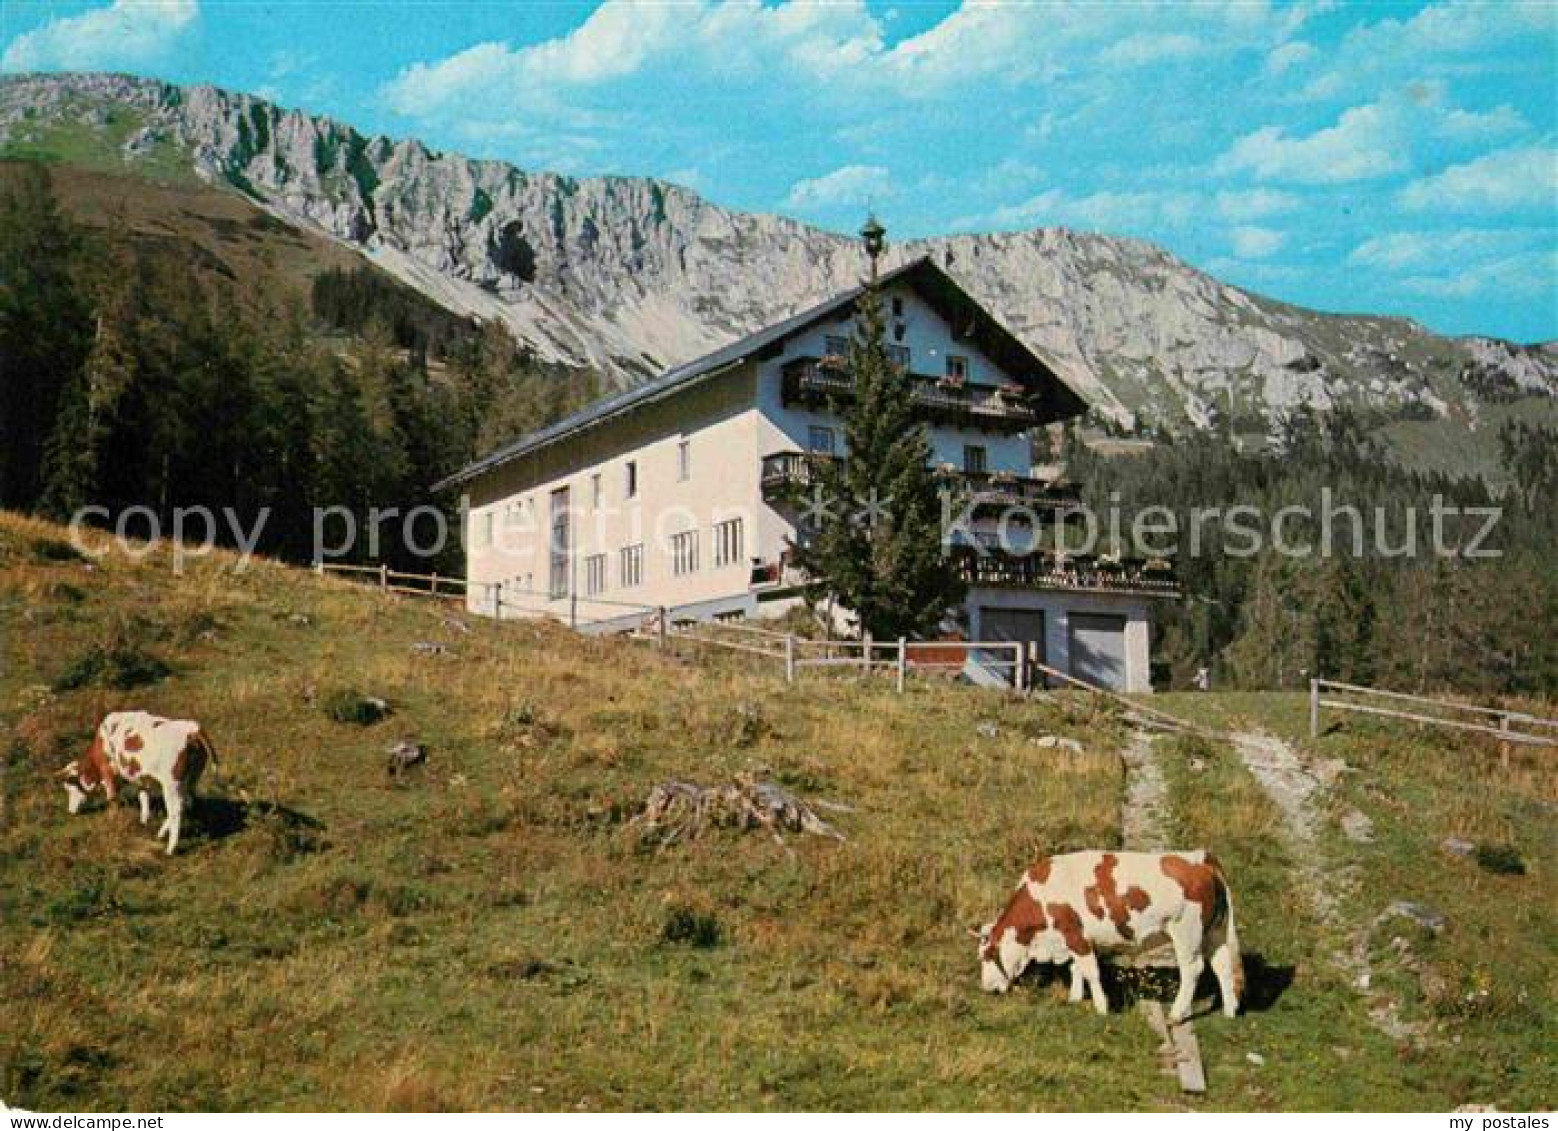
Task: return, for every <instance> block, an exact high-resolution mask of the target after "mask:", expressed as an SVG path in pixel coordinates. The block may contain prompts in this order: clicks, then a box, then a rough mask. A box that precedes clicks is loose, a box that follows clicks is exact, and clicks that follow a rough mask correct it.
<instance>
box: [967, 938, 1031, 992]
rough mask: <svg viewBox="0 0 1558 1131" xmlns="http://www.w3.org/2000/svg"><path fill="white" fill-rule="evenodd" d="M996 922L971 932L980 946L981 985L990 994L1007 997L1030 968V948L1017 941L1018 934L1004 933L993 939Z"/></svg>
mask: <svg viewBox="0 0 1558 1131" xmlns="http://www.w3.org/2000/svg"><path fill="white" fill-rule="evenodd" d="M995 926H996V925H995V924H994V923H986V924H985V925H984V926H983V927H980V928H978V929H977V930H974V929H970V930H969V934H970V935H973V936H974V938H975V939H976V940H977V941H978V944H979V985H980V988H981V989H983V990H984V991H985V993H988V994H1004V993H1005V992H1006V991H1007V990H1009V989H1011V988H1012V983H1013V982H1015V981H1016V980H1017V976H1018V975H1019V974H1021V973H1022V972H1023V969H1024V968H1025V967H1026V966H1027V965H1028V960H1029V955H1028V948H1027V947H1026V946H1023V945H1022V944H1021V943H1020V942H1018V941H1017V937H1016V936H1017V932H1016V931H1010V930H1004V931H1002V932H1001V933H1000V936H999V937H998V938H992V935H993V933H994V931H995Z"/></svg>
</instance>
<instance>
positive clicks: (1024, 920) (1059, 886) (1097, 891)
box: [975, 850, 1244, 1022]
mask: <svg viewBox="0 0 1558 1131" xmlns="http://www.w3.org/2000/svg"><path fill="white" fill-rule="evenodd" d="M975 933H976V934H977V936H978V938H979V960H980V981H981V984H982V985H983V986H984V988H985V989H986V990H988V991H989V992H991V993H1005V992H1006V991H1007V990H1009V989H1011V985H1012V982H1014V981H1015V980H1016V979H1017V976H1018V975H1019V974H1021V973H1022V971H1023V969H1024V968H1025V967H1026V966H1027V965H1028V964H1029V963H1030V962H1055V963H1059V962H1068V961H1069V962H1070V963H1071V1000H1072V1001H1074V1002H1076V1001H1081V1000H1082V994H1083V992H1084V990H1085V989H1087V988H1088V987H1089V986H1090V987H1091V991H1092V998H1093V1007H1094V1008H1095V1009H1097V1010H1098V1012H1099V1013H1107V1012H1109V1003H1108V1001H1107V1000H1106V999H1105V998H1104V991H1103V986H1102V985H1101V984H1100V982H1099V977H1098V953H1097V952H1098V950H1099V949H1105V950H1120V949H1136V948H1145V947H1149V946H1155V945H1158V944H1160V943H1161V942H1162V941H1163V938H1164V936H1167V937H1168V940H1169V941H1170V942H1171V943H1172V944H1173V946H1174V958H1175V961H1176V962H1177V963H1178V965H1179V994H1178V996H1176V997H1175V998H1174V1006H1173V1008H1172V1009H1171V1010H1170V1011H1169V1019H1170V1020H1172V1021H1175V1022H1178V1021H1183V1020H1184V1019H1185V1018H1186V1017H1188V1016H1189V1015H1190V1007H1191V1003H1192V1002H1193V1001H1194V1000H1195V989H1196V981H1197V980H1198V979H1199V978H1200V977H1201V971H1202V970H1203V969H1204V968H1205V966H1206V963H1207V961H1210V963H1211V966H1212V972H1213V973H1214V974H1216V975H1217V985H1218V987H1219V989H1220V990H1221V991H1222V999H1223V1013H1225V1014H1226V1015H1227V1016H1229V1017H1232V1016H1234V1014H1236V1013H1237V1012H1238V1010H1239V995H1240V994H1241V993H1242V992H1243V990H1244V965H1243V962H1242V960H1241V959H1240V957H1239V936H1238V934H1237V933H1236V932H1235V930H1234V925H1233V903H1232V901H1231V900H1230V898H1229V895H1228V882H1227V879H1226V878H1225V877H1224V876H1223V870H1222V868H1221V867H1220V866H1219V865H1218V863H1217V859H1216V858H1215V857H1214V856H1213V855H1212V854H1211V853H1209V852H1204V851H1200V850H1197V851H1194V852H1073V853H1070V854H1069V855H1065V856H1051V857H1048V858H1047V859H1044V860H1040V861H1039V862H1038V863H1037V864H1035V865H1034V866H1033V867H1031V868H1029V869H1028V870H1027V872H1025V873H1024V874H1023V877H1022V879H1021V880H1019V881H1018V883H1017V888H1016V890H1015V891H1014V892H1013V893H1012V897H1011V899H1010V900H1008V901H1007V904H1006V909H1005V910H1004V911H1002V912H1001V916H1000V918H998V919H997V920H996V921H995V922H993V923H990V924H987V925H986V926H985V927H983V928H981V929H980V930H979V931H977V932H975Z"/></svg>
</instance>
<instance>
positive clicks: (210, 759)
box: [189, 728, 217, 785]
mask: <svg viewBox="0 0 1558 1131" xmlns="http://www.w3.org/2000/svg"><path fill="white" fill-rule="evenodd" d="M189 744H190V746H192V747H194V748H195V750H196V751H197V752H198V753H199V755H200V758H201V762H202V764H201V766H200V770H198V771H197V772H196V773H195V775H194V779H193V781H198V780H199V779H200V774H201V772H203V771H205V770H206V769H207V768H208V767H209V768H210V769H212V770H215V768H216V764H217V762H216V747H215V746H213V745H211V739H210V738H209V737H208V736H207V735H206V732H205V729H204V728H200V729H197V730H196V731H195V733H194V734H192V735H190V736H189ZM193 781H192V783H191V784H192V785H193Z"/></svg>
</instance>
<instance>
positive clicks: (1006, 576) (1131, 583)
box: [952, 546, 1181, 597]
mask: <svg viewBox="0 0 1558 1131" xmlns="http://www.w3.org/2000/svg"><path fill="white" fill-rule="evenodd" d="M952 557H953V561H954V562H955V563H956V565H957V568H958V572H959V573H960V574H961V575H962V577H963V580H964V581H965V582H967V583H968V584H969V585H988V586H992V587H997V588H1018V589H1078V590H1093V591H1100V592H1110V593H1139V594H1143V595H1146V596H1152V597H1178V596H1180V595H1181V590H1180V587H1179V579H1178V578H1177V577H1176V576H1175V574H1174V567H1173V565H1172V564H1171V563H1169V562H1168V561H1165V560H1163V559H1150V560H1141V559H1121V560H1112V559H1108V558H1095V557H1082V556H1073V555H1060V554H1053V553H1032V554H1007V553H1003V552H1001V551H999V550H985V551H983V552H980V551H979V550H976V549H975V548H973V547H971V546H959V547H955V548H954V549H953V551H952Z"/></svg>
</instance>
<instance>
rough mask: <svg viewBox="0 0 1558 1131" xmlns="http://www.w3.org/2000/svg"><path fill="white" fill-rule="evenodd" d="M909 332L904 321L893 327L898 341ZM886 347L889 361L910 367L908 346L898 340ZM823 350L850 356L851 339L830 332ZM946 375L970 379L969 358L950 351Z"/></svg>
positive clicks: (958, 379) (835, 354) (823, 343)
mask: <svg viewBox="0 0 1558 1131" xmlns="http://www.w3.org/2000/svg"><path fill="white" fill-rule="evenodd" d="M907 332H908V331H907V328H906V327H905V326H904V324H903V323H902V322H899V323H897V324H896V325H895V326H894V327H893V337H895V338H896V339H897V340H898V342H901V341H902V340H903V338H904V335H905V334H906V333H907ZM886 349H887V360H888V361H890V362H892V363H893V364H894V365H896V366H898V368H900V369H909V368H910V364H909V362H910V360H911V357H910V353H909V347H908V346H905V345H899V344H897V342H888V343H887V346H886ZM822 350H823V352H824V353H827V354H831V355H832V356H834V357H848V356H849V339H848V338H846V337H844V336H842V335H837V334H829V335H828V336H827V337H825V338H823V339H822ZM946 375H947V377H948V378H950V379H951V380H953V381H966V380H968V358H966V357H964V356H962V355H961V354H955V353H949V354H948V355H947V359H946Z"/></svg>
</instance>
